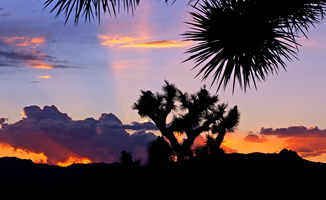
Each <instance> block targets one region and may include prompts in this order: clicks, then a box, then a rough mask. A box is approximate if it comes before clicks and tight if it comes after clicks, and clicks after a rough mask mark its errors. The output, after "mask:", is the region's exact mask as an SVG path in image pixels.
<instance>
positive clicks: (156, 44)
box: [121, 40, 189, 49]
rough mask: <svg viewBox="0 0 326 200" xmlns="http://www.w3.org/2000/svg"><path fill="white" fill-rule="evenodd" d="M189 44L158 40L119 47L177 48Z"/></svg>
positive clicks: (178, 41)
mask: <svg viewBox="0 0 326 200" xmlns="http://www.w3.org/2000/svg"><path fill="white" fill-rule="evenodd" d="M188 45H189V42H186V41H180V40H159V41H152V42H142V43H131V44H125V45H122V46H121V47H124V48H157V49H161V48H177V47H185V46H188Z"/></svg>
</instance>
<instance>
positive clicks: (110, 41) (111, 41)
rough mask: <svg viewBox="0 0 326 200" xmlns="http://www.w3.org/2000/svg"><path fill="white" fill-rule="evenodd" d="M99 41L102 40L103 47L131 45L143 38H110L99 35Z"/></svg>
mask: <svg viewBox="0 0 326 200" xmlns="http://www.w3.org/2000/svg"><path fill="white" fill-rule="evenodd" d="M97 37H98V38H99V39H101V40H102V42H101V43H100V44H101V45H102V46H115V45H120V44H129V43H132V42H134V41H137V40H140V39H142V38H133V37H120V36H109V35H98V36H97Z"/></svg>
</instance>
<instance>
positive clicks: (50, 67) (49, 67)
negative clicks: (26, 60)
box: [31, 64, 54, 69]
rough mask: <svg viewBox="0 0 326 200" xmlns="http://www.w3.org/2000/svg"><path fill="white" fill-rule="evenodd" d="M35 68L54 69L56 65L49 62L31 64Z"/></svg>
mask: <svg viewBox="0 0 326 200" xmlns="http://www.w3.org/2000/svg"><path fill="white" fill-rule="evenodd" d="M31 67H32V68H34V69H53V68H54V67H53V66H52V65H49V64H31Z"/></svg>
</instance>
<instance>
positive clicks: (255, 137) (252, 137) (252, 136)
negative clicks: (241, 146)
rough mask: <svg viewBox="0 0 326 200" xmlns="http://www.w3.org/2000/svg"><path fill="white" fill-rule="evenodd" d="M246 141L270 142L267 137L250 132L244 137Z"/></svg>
mask: <svg viewBox="0 0 326 200" xmlns="http://www.w3.org/2000/svg"><path fill="white" fill-rule="evenodd" d="M244 141H246V142H257V143H263V142H268V140H267V138H266V137H260V136H258V135H255V134H249V135H247V136H246V137H245V138H244Z"/></svg>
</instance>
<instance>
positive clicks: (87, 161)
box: [57, 156, 92, 167]
mask: <svg viewBox="0 0 326 200" xmlns="http://www.w3.org/2000/svg"><path fill="white" fill-rule="evenodd" d="M90 163H92V161H91V160H90V159H88V158H79V157H75V156H70V157H69V158H68V159H67V160H65V161H62V162H57V165H58V166H60V167H68V166H70V165H72V164H90Z"/></svg>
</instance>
